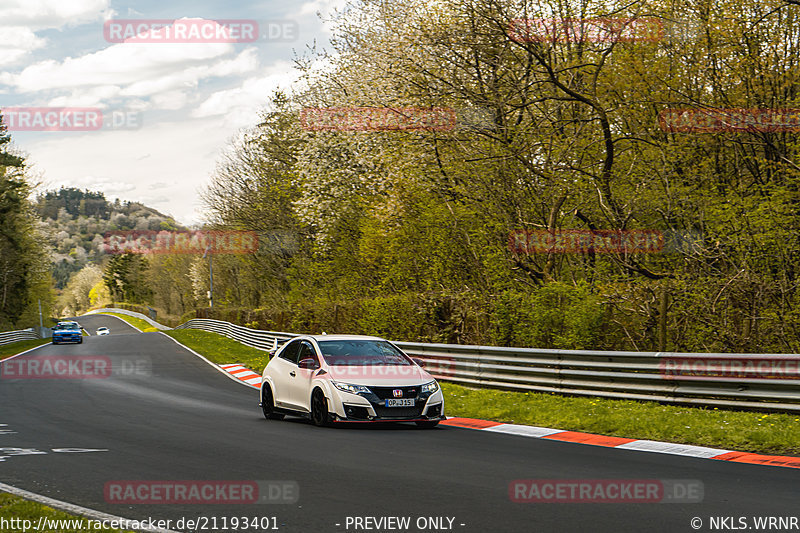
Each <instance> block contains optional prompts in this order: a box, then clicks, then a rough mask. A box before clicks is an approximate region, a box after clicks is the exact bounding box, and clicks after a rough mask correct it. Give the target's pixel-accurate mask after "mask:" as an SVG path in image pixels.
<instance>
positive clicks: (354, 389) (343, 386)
mask: <svg viewBox="0 0 800 533" xmlns="http://www.w3.org/2000/svg"><path fill="white" fill-rule="evenodd" d="M331 383H333V385H334V386H335V387H336V388H337V389H339V390H343V391H345V392H349V393H351V394H361V393H362V392H372V391H370V390H369V388H368V387H365V386H364V385H353V384H352V383H340V382H338V381H331Z"/></svg>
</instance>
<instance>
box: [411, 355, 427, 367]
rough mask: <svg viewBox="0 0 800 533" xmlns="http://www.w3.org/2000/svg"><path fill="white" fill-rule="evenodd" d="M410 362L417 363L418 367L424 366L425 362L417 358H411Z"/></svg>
mask: <svg viewBox="0 0 800 533" xmlns="http://www.w3.org/2000/svg"><path fill="white" fill-rule="evenodd" d="M411 360H412V361H414V362H415V363H417V364H418V365H419V366H425V361H423V360H422V359H420V358H419V357H412V358H411Z"/></svg>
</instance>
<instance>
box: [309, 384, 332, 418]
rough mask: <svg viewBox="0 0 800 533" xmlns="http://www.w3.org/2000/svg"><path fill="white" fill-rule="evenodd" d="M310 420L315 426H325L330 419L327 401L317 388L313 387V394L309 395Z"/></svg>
mask: <svg viewBox="0 0 800 533" xmlns="http://www.w3.org/2000/svg"><path fill="white" fill-rule="evenodd" d="M311 421H312V422H313V423H314V425H315V426H327V425H328V424H329V423H330V421H331V416H330V413H328V401H327V400H326V399H325V395H324V394H322V391H321V390H319V389H314V394H312V395H311Z"/></svg>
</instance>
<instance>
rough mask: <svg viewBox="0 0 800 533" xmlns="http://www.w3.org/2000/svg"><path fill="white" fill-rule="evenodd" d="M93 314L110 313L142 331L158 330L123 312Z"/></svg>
mask: <svg viewBox="0 0 800 533" xmlns="http://www.w3.org/2000/svg"><path fill="white" fill-rule="evenodd" d="M95 314H98V315H111V316H115V317H117V318H121V319H122V320H124V321H125V322H127V323H128V324H130V325H131V326H133V327H135V328H139V329H140V330H142V331H144V330H146V329H150V331H158V330H157V329H155V328H153V326H151V325H150V323H149V322H146V321H145V320H142V319H141V318H136V317H135V316H128V315H123V314H120V313H95Z"/></svg>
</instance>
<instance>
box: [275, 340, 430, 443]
mask: <svg viewBox="0 0 800 533" xmlns="http://www.w3.org/2000/svg"><path fill="white" fill-rule="evenodd" d="M420 363H421V362H420V361H417V360H414V359H412V358H410V357H409V356H408V355H406V354H405V353H403V352H402V350H400V349H399V348H398V347H397V346H395V345H394V344H392V343H391V342H389V341H387V340H385V339H381V338H378V337H367V336H359V335H303V336H300V337H297V338H295V339H292V340H290V341H289V342H287V343H286V344H285V345H283V346H282V347H281V349H280V350H278V351H277V353H276V354H275V355H274V356H273V357H272V359H271V360H270V361H269V363H267V366H266V368H264V373H263V375H262V381H261V408H262V410H263V411H264V416H265V417H266V418H267V419H281V418H283V417H284V415H295V416H304V417H308V418H310V419H311V421H312V422H313V423H314V424H316V425H318V426H322V425H328V424H329V423H331V422H415V423H416V424H417V425H418V426H420V427H427V428H432V427H434V426H436V424H438V423H439V421H440V420H445V416H444V396H443V395H442V391H441V390H440V389H439V384H438V383H437V382H436V380H435V379H433V377H432V376H431V375H430V374H428V373H427V372H426V371H425V370H424V369H423V368H422V367H421V366H420Z"/></svg>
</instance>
